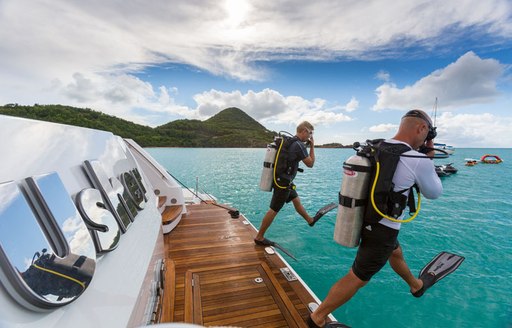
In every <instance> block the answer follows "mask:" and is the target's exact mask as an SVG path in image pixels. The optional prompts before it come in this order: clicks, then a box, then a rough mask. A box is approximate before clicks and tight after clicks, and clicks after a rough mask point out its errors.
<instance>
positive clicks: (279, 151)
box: [274, 137, 288, 189]
mask: <svg viewBox="0 0 512 328" xmlns="http://www.w3.org/2000/svg"><path fill="white" fill-rule="evenodd" d="M283 144H284V137H282V138H281V144H280V145H279V149H278V150H277V154H276V160H275V162H274V184H275V185H276V186H277V187H278V188H281V189H286V188H288V186H285V187H283V186H280V185H279V184H278V183H277V180H276V168H277V161H278V159H279V154H280V153H281V148H282V147H283Z"/></svg>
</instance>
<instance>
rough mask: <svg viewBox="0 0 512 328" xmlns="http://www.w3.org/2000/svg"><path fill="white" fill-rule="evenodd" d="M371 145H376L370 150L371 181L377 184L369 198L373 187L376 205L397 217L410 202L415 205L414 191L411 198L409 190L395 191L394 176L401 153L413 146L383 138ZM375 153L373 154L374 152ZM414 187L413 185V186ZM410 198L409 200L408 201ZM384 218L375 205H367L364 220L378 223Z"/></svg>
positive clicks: (412, 210)
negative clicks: (378, 166) (389, 141)
mask: <svg viewBox="0 0 512 328" xmlns="http://www.w3.org/2000/svg"><path fill="white" fill-rule="evenodd" d="M373 142H374V143H373V144H372V146H370V147H375V148H374V150H373V151H372V150H369V149H366V151H370V154H369V155H370V157H369V159H370V162H371V164H372V170H371V176H370V181H371V183H374V184H375V187H374V188H369V198H368V199H370V196H371V193H372V189H373V199H374V202H375V205H376V207H377V208H378V209H379V211H380V212H381V213H384V214H386V215H387V216H389V217H392V218H395V219H397V218H398V217H399V216H400V215H402V212H403V211H404V209H405V208H406V206H407V205H408V204H409V206H410V207H411V206H412V207H414V198H413V197H414V196H413V193H412V192H410V193H409V198H408V197H407V196H405V195H404V193H405V192H406V191H407V190H409V188H408V189H404V190H398V191H394V184H393V176H394V175H395V171H396V167H397V165H398V162H399V161H400V155H402V154H403V153H405V152H407V151H409V150H411V147H409V146H407V145H404V144H402V143H396V144H395V143H388V142H385V141H384V140H383V139H377V140H373ZM372 153H373V154H372ZM377 161H378V162H379V163H380V170H379V175H378V177H377V181H375V178H376V165H377ZM411 188H412V187H411ZM408 199H410V200H409V202H408ZM410 212H416V209H415V208H411V209H410ZM381 219H382V216H381V215H380V214H379V213H377V211H376V209H375V208H374V206H371V205H369V206H366V211H365V214H364V221H365V222H368V223H376V222H378V221H380V220H381Z"/></svg>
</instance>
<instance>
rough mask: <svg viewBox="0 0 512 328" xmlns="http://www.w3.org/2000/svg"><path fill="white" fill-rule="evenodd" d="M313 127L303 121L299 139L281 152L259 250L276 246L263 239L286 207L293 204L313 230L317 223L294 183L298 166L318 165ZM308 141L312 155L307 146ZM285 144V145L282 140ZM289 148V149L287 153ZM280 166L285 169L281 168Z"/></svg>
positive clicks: (264, 219)
mask: <svg viewBox="0 0 512 328" xmlns="http://www.w3.org/2000/svg"><path fill="white" fill-rule="evenodd" d="M313 131H314V128H313V125H311V123H309V122H307V121H304V122H302V123H300V124H299V125H298V126H297V130H296V135H295V136H294V137H293V138H291V139H290V140H288V141H286V143H287V145H283V149H281V152H282V154H283V155H284V156H279V158H277V161H276V162H277V165H276V169H278V170H279V171H281V172H277V171H276V180H275V181H274V183H273V188H274V191H273V193H272V200H271V201H270V209H269V210H268V211H267V213H266V214H265V216H264V217H263V220H262V222H261V226H260V229H259V230H258V234H257V235H256V238H254V242H255V243H256V244H257V245H260V246H271V245H272V243H273V242H271V241H269V240H268V239H266V238H265V237H264V235H265V232H266V231H267V229H268V228H269V227H270V225H271V224H272V221H274V218H275V217H276V215H277V213H278V212H279V211H280V210H281V208H282V207H283V206H284V204H285V203H289V202H292V203H293V206H294V207H295V210H296V211H297V213H299V214H300V215H301V216H302V217H303V218H304V219H305V220H306V221H307V222H308V224H309V225H310V226H313V225H314V224H315V223H316V221H317V219H314V218H312V217H311V216H309V214H308V213H307V212H306V210H305V209H304V206H302V203H301V202H300V198H299V195H298V194H297V191H295V185H294V184H293V179H294V178H295V175H296V174H297V171H298V168H299V162H300V161H302V162H303V163H304V164H305V165H306V166H307V167H310V168H311V167H313V165H314V164H315V142H314V139H313ZM306 141H309V145H310V150H309V155H308V151H307V149H306V146H305V145H304V142H306ZM283 142H285V141H284V140H283ZM284 148H286V149H284ZM279 162H281V163H282V164H283V165H284V167H283V165H279Z"/></svg>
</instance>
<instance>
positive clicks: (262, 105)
mask: <svg viewBox="0 0 512 328" xmlns="http://www.w3.org/2000/svg"><path fill="white" fill-rule="evenodd" d="M194 100H195V101H196V103H197V111H198V113H199V114H200V115H201V116H203V117H209V116H211V115H213V114H216V113H217V112H219V111H220V110H222V109H224V108H227V107H238V108H241V109H243V110H244V111H245V112H246V113H247V114H249V115H250V116H251V117H253V118H255V119H256V120H259V121H261V122H272V123H284V124H287V123H290V122H294V123H298V122H300V121H303V120H308V121H310V122H311V123H312V124H327V123H334V122H342V121H349V120H351V118H350V117H348V116H347V115H345V114H342V113H337V108H336V107H329V106H328V104H327V103H326V101H325V100H323V99H313V100H307V99H304V98H302V97H298V96H283V95H282V94H280V93H279V92H277V91H275V90H271V89H264V90H262V91H260V92H254V91H252V90H250V91H248V92H247V93H245V94H242V93H241V92H240V91H233V92H222V91H218V90H210V91H207V92H203V93H201V94H198V95H195V96H194ZM349 105H350V108H351V109H352V108H353V107H356V106H357V100H355V99H352V100H351V101H350V102H349V104H347V108H348V107H349ZM352 110H353V109H352Z"/></svg>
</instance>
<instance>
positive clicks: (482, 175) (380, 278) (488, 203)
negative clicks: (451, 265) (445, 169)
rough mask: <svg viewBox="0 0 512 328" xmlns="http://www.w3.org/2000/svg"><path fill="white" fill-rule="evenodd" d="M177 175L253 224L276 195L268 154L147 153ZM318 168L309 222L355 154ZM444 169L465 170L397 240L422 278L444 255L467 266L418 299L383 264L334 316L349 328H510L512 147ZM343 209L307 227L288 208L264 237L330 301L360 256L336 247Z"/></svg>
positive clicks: (477, 152) (335, 155)
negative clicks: (267, 180) (489, 158)
mask: <svg viewBox="0 0 512 328" xmlns="http://www.w3.org/2000/svg"><path fill="white" fill-rule="evenodd" d="M147 150H148V152H149V153H150V154H151V155H153V156H154V157H155V159H156V160H158V161H159V162H160V163H161V164H162V165H164V167H166V168H167V169H168V171H169V172H171V173H172V174H173V175H174V176H175V177H176V178H178V179H179V180H180V181H181V182H183V183H184V184H186V185H187V186H189V187H191V188H194V187H195V185H196V180H197V181H198V184H199V188H200V189H202V190H204V191H206V192H209V193H212V194H214V195H215V196H216V197H217V198H218V199H219V202H221V203H227V204H230V205H232V206H234V207H236V208H238V209H239V210H240V211H241V212H242V213H243V214H244V215H245V216H246V217H247V218H248V219H249V220H250V221H251V222H252V223H253V224H254V225H255V226H256V227H259V225H260V223H261V219H262V217H263V215H264V214H265V212H266V211H267V210H268V205H269V202H270V198H271V193H270V192H262V191H260V190H259V188H258V186H259V180H260V174H261V168H262V162H263V158H264V154H265V149H211V148H209V149H197V148H194V149H190V148H148V149H147ZM315 151H316V162H315V166H314V168H312V169H309V168H306V167H305V166H304V165H302V167H304V173H299V174H298V175H297V178H296V179H295V184H296V185H297V191H298V193H299V196H300V198H301V201H302V203H303V204H304V206H305V208H306V209H307V210H308V212H309V213H310V215H314V213H315V212H316V211H317V210H318V209H319V208H321V207H322V206H324V205H325V204H327V203H329V202H336V201H337V195H338V191H339V189H340V184H341V177H342V174H341V172H342V171H341V167H342V163H343V161H344V160H345V159H346V158H348V157H349V156H351V155H353V154H354V151H353V150H351V149H316V150H315ZM488 153H489V154H496V155H499V156H500V157H501V158H502V159H504V162H503V163H501V164H497V165H492V164H481V163H479V164H477V165H476V166H473V167H468V166H465V165H464V159H465V158H467V157H472V158H480V157H481V156H482V155H484V154H488ZM435 161H436V163H437V164H444V163H453V165H454V166H455V167H456V168H458V170H459V171H458V172H457V173H456V174H453V175H451V176H448V177H444V178H441V179H442V183H443V187H444V192H443V195H442V196H441V197H440V198H439V199H436V200H427V199H425V198H423V199H422V205H421V212H420V214H419V216H418V217H417V218H416V219H415V220H414V221H412V222H411V223H408V224H404V225H403V226H402V230H401V232H400V235H399V240H400V243H401V245H402V247H403V250H404V255H405V258H406V260H407V262H408V264H409V267H410V268H411V271H412V272H413V273H414V274H415V275H416V274H417V273H418V272H419V270H421V268H422V267H423V266H424V265H425V264H426V263H427V262H428V261H430V260H431V259H432V258H433V257H434V256H435V255H436V254H437V253H439V252H440V251H449V252H453V253H456V254H459V255H462V256H464V257H465V258H466V259H465V261H464V263H462V265H461V266H460V267H459V269H457V271H455V272H454V273H452V274H451V275H449V276H447V277H445V278H444V279H443V280H441V281H440V282H438V283H437V284H436V285H435V286H433V287H432V288H431V289H429V290H428V291H427V292H426V293H425V295H424V296H423V297H421V298H419V299H417V298H414V297H412V296H411V294H410V293H409V290H408V286H407V284H406V283H405V282H403V281H402V280H401V279H400V277H398V276H397V275H396V274H395V273H394V272H393V270H392V269H391V267H390V266H389V265H386V266H385V267H384V268H383V269H382V270H381V271H380V272H379V273H378V274H377V275H376V276H374V278H373V279H372V280H371V282H370V283H369V284H368V285H366V286H365V287H364V288H363V289H361V290H360V291H359V292H358V293H357V294H356V295H355V296H354V297H353V298H352V299H351V300H350V301H349V302H348V303H346V304H345V305H343V306H342V307H340V308H339V309H337V310H336V311H335V312H334V313H333V314H334V315H335V316H336V318H337V319H338V320H339V321H341V322H344V323H346V324H348V325H350V326H352V327H356V328H357V327H429V328H432V327H512V273H511V272H512V197H511V192H510V189H511V187H512V149H457V150H456V152H455V154H454V155H452V156H450V157H449V158H447V159H436V160H435ZM335 220H336V210H334V211H332V212H330V213H328V214H327V215H326V216H324V217H323V218H322V219H321V220H320V221H319V222H318V223H317V225H315V227H313V228H310V227H309V226H308V225H307V224H306V222H305V221H304V220H303V219H302V218H301V217H300V216H299V215H298V214H297V213H295V211H294V209H293V205H291V204H289V205H286V206H285V207H284V208H283V210H282V211H281V212H280V213H279V215H278V216H277V218H276V219H275V220H274V223H273V224H272V226H271V227H270V229H269V230H268V231H267V233H266V237H268V238H270V239H272V240H275V241H278V242H279V243H280V244H281V245H283V246H284V247H286V248H287V249H288V250H290V251H291V252H292V253H293V254H294V255H295V256H296V257H297V258H298V261H293V260H292V259H290V258H287V257H286V255H285V258H286V259H287V261H288V262H289V263H290V264H291V265H292V266H293V268H294V269H295V270H296V271H297V272H298V273H299V275H300V276H301V277H302V279H303V280H304V281H305V282H306V283H307V284H308V285H309V286H310V287H311V288H312V290H313V291H314V292H315V293H316V295H317V296H318V297H319V298H320V299H323V298H324V297H325V296H326V295H327V293H328V291H329V289H330V287H331V285H332V284H333V283H334V282H336V281H337V280H338V279H339V278H341V277H342V276H343V275H345V273H346V272H347V271H348V269H349V268H350V266H351V265H352V261H353V259H354V257H355V254H356V249H354V248H346V247H343V246H340V245H338V244H337V243H336V242H334V240H333V231H334V224H335Z"/></svg>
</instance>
